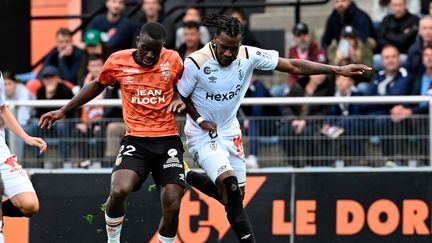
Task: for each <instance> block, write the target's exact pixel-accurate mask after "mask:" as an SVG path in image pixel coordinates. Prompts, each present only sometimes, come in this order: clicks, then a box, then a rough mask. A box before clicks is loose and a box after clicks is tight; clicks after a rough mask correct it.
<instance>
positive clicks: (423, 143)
mask: <svg viewBox="0 0 432 243" xmlns="http://www.w3.org/2000/svg"><path fill="white" fill-rule="evenodd" d="M422 59H423V65H424V67H425V72H424V73H423V74H422V75H421V76H420V77H419V78H418V79H417V80H416V82H415V83H414V87H413V90H412V93H411V94H412V95H425V96H430V95H432V83H431V80H432V46H425V47H424V49H423V53H422ZM390 114H391V120H392V121H393V126H397V127H401V128H402V129H399V130H400V132H401V133H402V134H403V135H409V137H410V139H411V142H412V141H413V139H415V140H414V141H415V143H402V144H404V145H405V146H403V147H402V148H397V149H398V150H396V151H399V150H401V151H403V152H404V154H405V155H407V154H408V152H410V153H411V154H413V155H415V156H418V157H423V158H428V156H429V147H428V145H429V136H425V134H427V127H428V123H429V119H428V118H427V117H424V115H427V114H429V102H422V103H419V104H415V105H411V104H409V105H396V106H394V107H393V108H392V109H391V110H390ZM420 115H423V116H420ZM416 116H417V117H416ZM406 137H408V136H406ZM398 144H399V143H398ZM406 144H413V146H412V147H411V148H408V149H407V148H405V147H407V146H406ZM408 158H410V159H411V158H412V157H411V156H409V154H408ZM423 163H425V164H426V163H428V161H423Z"/></svg>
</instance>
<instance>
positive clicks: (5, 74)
mask: <svg viewBox="0 0 432 243" xmlns="http://www.w3.org/2000/svg"><path fill="white" fill-rule="evenodd" d="M3 78H4V79H12V80H14V81H16V79H15V73H13V72H12V71H11V70H5V71H3Z"/></svg>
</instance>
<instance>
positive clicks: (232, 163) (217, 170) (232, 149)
mask: <svg viewBox="0 0 432 243" xmlns="http://www.w3.org/2000/svg"><path fill="white" fill-rule="evenodd" d="M188 148H189V149H188V150H189V156H190V157H191V158H192V159H193V160H194V161H195V162H196V163H197V164H198V165H199V166H200V167H201V168H202V169H203V170H204V171H205V172H206V174H207V175H208V176H209V177H210V179H211V180H212V181H213V182H214V183H215V182H216V179H217V178H218V177H219V176H220V175H221V174H222V173H224V172H226V171H229V170H234V172H235V173H236V176H237V180H238V182H239V186H245V185H246V164H245V159H244V152H243V143H242V136H241V134H239V135H237V136H225V137H221V136H220V135H219V136H218V137H216V138H210V136H207V137H204V138H203V139H202V140H200V141H198V142H195V143H190V144H188Z"/></svg>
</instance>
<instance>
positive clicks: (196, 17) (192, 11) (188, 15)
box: [175, 7, 211, 48]
mask: <svg viewBox="0 0 432 243" xmlns="http://www.w3.org/2000/svg"><path fill="white" fill-rule="evenodd" d="M182 21H183V23H186V22H197V23H199V22H201V11H200V10H199V9H198V8H195V7H188V8H186V10H185V14H184V16H183V18H182ZM199 32H200V33H201V43H203V44H207V43H208V42H209V41H210V40H211V36H210V32H209V30H208V29H207V27H205V26H200V27H199ZM183 38H184V34H183V27H180V28H178V29H177V31H176V35H175V46H176V48H179V47H180V46H181V45H182V44H183V43H184V39H183Z"/></svg>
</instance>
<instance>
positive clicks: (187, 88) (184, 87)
mask: <svg viewBox="0 0 432 243" xmlns="http://www.w3.org/2000/svg"><path fill="white" fill-rule="evenodd" d="M198 71H199V69H198V68H197V66H196V65H195V63H193V61H192V60H191V59H190V58H186V60H185V62H184V69H183V74H182V76H181V78H180V80H179V82H178V83H177V89H178V91H179V93H180V94H181V96H183V97H189V96H190V95H191V94H192V92H193V90H194V89H195V86H196V85H197V83H198V79H197V74H198Z"/></svg>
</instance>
